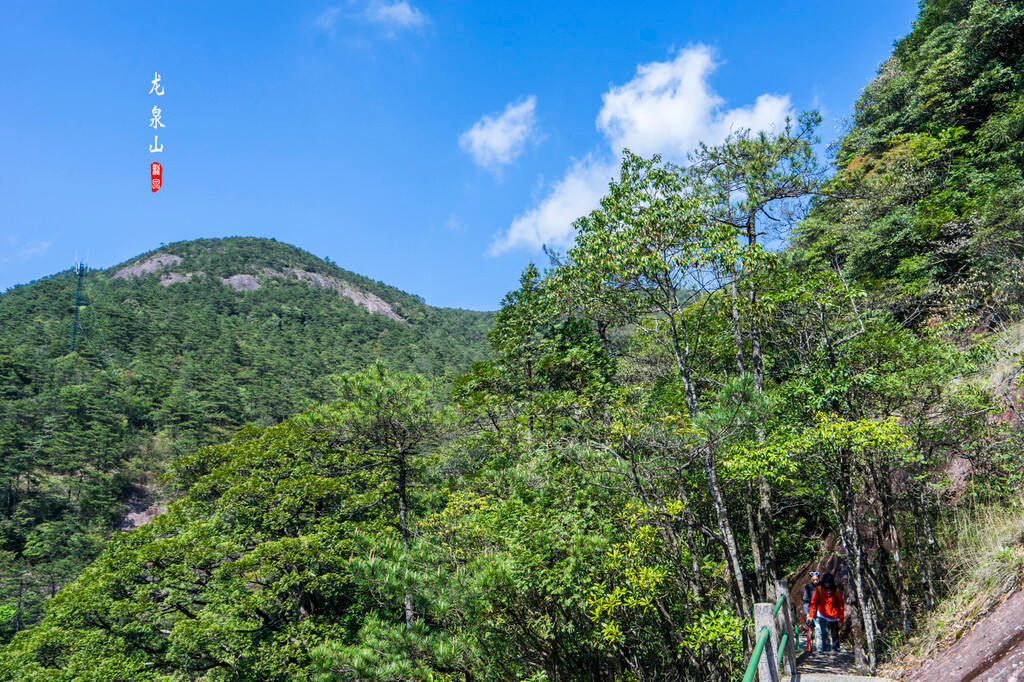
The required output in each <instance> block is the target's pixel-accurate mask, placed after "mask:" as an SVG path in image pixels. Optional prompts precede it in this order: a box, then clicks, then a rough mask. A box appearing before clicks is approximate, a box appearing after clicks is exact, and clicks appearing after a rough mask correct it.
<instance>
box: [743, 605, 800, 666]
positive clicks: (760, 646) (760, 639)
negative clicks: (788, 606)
mask: <svg viewBox="0 0 1024 682" xmlns="http://www.w3.org/2000/svg"><path fill="white" fill-rule="evenodd" d="M785 603H786V595H784V594H783V595H781V596H780V597H779V601H777V602H775V608H774V609H772V616H774V617H777V616H778V615H779V611H781V610H782V607H783V605H785ZM770 636H771V630H770V629H768V628H767V627H762V628H761V630H760V631H759V632H758V633H757V642H756V643H755V644H754V651H753V652H752V653H751V654H750V662H749V663H747V670H746V672H744V673H743V682H754V677H755V676H756V675H757V664H758V663H759V662H760V660H761V656H763V655H764V648H765V645H766V644H767V642H768V638H769V637H770ZM790 637H792V638H793V643H794V645H795V646H799V645H800V630H799V628H798V627H797V624H796V606H794V607H793V632H784V633H783V634H782V636H781V637H780V638H779V648H778V651H777V652H776V654H775V660H776V661H779V662H780V663H781V661H782V660H783V654H785V652H786V645H787V644H788V643H789V638H790Z"/></svg>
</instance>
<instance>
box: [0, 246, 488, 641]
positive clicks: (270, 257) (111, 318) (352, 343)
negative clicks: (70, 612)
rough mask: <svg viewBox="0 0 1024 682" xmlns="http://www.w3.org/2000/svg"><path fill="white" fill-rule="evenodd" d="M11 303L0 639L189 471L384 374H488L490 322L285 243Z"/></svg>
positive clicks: (186, 260) (122, 270)
mask: <svg viewBox="0 0 1024 682" xmlns="http://www.w3.org/2000/svg"><path fill="white" fill-rule="evenodd" d="M76 287H77V282H76V275H75V273H74V272H72V271H66V272H62V273H59V274H57V275H54V276H52V277H48V278H45V279H42V280H39V281H37V282H33V283H31V284H27V285H23V286H18V287H15V288H13V289H11V290H9V291H7V292H5V293H4V294H2V295H0V466H2V467H3V470H2V491H0V509H2V512H0V550H2V554H0V581H2V589H0V637H3V638H7V637H9V636H10V635H11V634H12V633H13V632H14V631H16V630H18V629H21V628H23V627H25V626H27V625H30V624H31V623H33V622H34V621H35V620H36V618H37V617H38V614H39V608H40V604H41V601H42V600H43V598H44V597H45V596H47V595H50V594H52V593H53V592H54V591H55V590H56V589H58V588H59V587H60V586H61V585H63V584H64V583H65V582H67V581H68V580H69V579H71V578H73V577H74V576H75V575H77V574H78V572H79V571H80V570H81V568H82V566H84V565H85V564H86V563H87V562H88V561H91V560H92V559H93V557H95V555H96V554H97V552H98V551H99V550H100V549H101V548H102V546H103V543H104V541H105V539H106V537H107V536H108V535H109V533H110V531H111V530H112V529H114V528H116V527H117V526H118V525H119V524H120V523H121V522H122V520H123V519H124V516H125V513H126V511H127V510H128V506H129V502H131V503H133V505H134V506H135V507H136V508H145V507H146V506H147V505H148V504H149V503H151V502H153V499H152V496H153V493H154V490H155V489H156V488H157V487H158V484H157V475H158V474H160V473H161V472H162V471H164V470H165V468H166V466H167V464H168V463H169V462H170V461H171V460H173V459H175V458H176V457H178V456H180V455H181V454H182V453H186V452H191V451H193V450H194V449H195V448H196V447H198V446H200V445H203V444H207V443H212V442H215V441H219V440H222V439H224V438H226V437H229V436H230V435H231V434H232V433H234V432H235V431H236V430H237V429H238V428H239V427H240V426H241V425H243V424H245V423H253V424H259V425H269V424H274V423H276V422H278V421H280V420H282V419H284V418H285V417H287V416H289V415H290V414H292V413H294V412H296V411H298V410H299V409H301V408H302V407H303V406H304V405H306V404H310V403H312V402H316V401H321V400H325V399H327V398H330V397H331V396H333V395H334V392H335V387H334V384H333V383H332V379H331V375H333V374H336V373H339V372H343V371H346V370H354V369H359V368H362V367H365V366H367V365H368V364H370V363H371V362H373V361H374V360H377V359H384V360H386V361H387V362H388V363H389V364H391V365H392V366H394V367H399V368H403V369H407V370H410V371H416V372H421V373H423V374H426V375H430V376H442V375H444V374H446V373H450V372H456V371H461V370H464V369H466V368H468V367H469V365H470V363H471V362H473V361H475V360H479V359H482V358H483V357H484V356H485V349H484V346H485V342H484V336H485V334H486V331H487V330H488V329H489V327H490V324H491V319H492V315H491V314H489V313H477V312H472V311H465V310H452V309H438V308H432V307H430V306H427V305H425V304H424V303H423V301H422V300H420V299H418V298H417V297H415V296H411V295H409V294H406V293H404V292H401V291H399V290H397V289H394V288H393V287H389V286H387V285H384V284H382V283H379V282H374V281H371V280H368V279H366V278H365V277H362V276H360V275H357V274H355V273H352V272H348V271H346V270H343V269H341V268H339V267H337V266H336V265H333V264H331V263H329V262H324V261H322V260H321V259H319V258H316V257H315V256H313V255H311V254H309V253H306V252H304V251H302V250H300V249H297V248H295V247H293V246H289V245H287V244H282V243H279V242H276V241H273V240H266V239H251V238H230V239H201V240H196V241H189V242H180V243H176V244H169V245H167V246H162V247H161V248H160V249H158V250H156V251H153V252H150V253H146V254H143V255H141V256H139V257H138V258H136V259H134V260H132V261H130V262H128V263H124V264H121V265H118V266H115V267H113V268H110V269H108V270H105V271H92V272H89V273H88V274H87V275H85V276H84V278H83V280H82V283H81V291H80V292H79V294H78V296H79V302H80V303H81V306H80V309H79V313H78V320H79V322H78V327H77V329H76V330H75V336H76V349H75V351H74V352H69V349H70V344H71V336H72V326H73V319H74V317H75V316H74V309H73V303H74V300H75V295H76Z"/></svg>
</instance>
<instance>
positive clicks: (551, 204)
mask: <svg viewBox="0 0 1024 682" xmlns="http://www.w3.org/2000/svg"><path fill="white" fill-rule="evenodd" d="M617 167H618V163H616V162H613V161H608V160H599V159H595V158H594V157H593V156H589V155H588V156H587V157H586V158H584V159H583V160H581V161H574V162H573V165H572V166H571V167H570V168H569V170H568V171H567V172H566V174H565V176H564V177H562V179H561V180H559V181H558V183H557V184H555V186H554V187H552V188H551V192H549V193H548V195H547V197H545V198H544V200H543V201H541V202H540V203H539V204H538V205H537V206H535V207H533V208H531V209H530V210H529V211H527V212H526V213H523V214H520V215H518V216H516V218H515V220H513V221H512V225H511V226H510V227H509V228H508V232H506V233H505V234H503V235H501V236H500V237H497V238H496V239H495V240H494V242H493V243H492V244H491V247H490V249H489V250H488V254H489V255H492V256H496V255H498V254H500V253H503V252H505V251H508V250H510V249H513V248H516V247H520V246H525V247H528V248H531V249H534V250H539V249H540V248H541V247H542V246H544V245H547V246H552V247H564V246H568V245H569V244H570V243H571V242H572V236H573V235H572V224H573V222H574V221H575V220H576V219H577V218H579V217H580V216H582V215H586V214H587V213H589V212H590V211H592V210H594V209H595V208H597V206H598V202H600V200H601V197H603V196H604V195H605V194H606V193H607V192H608V183H609V182H610V181H611V179H612V178H613V177H614V176H615V171H616V169H617Z"/></svg>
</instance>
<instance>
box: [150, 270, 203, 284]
mask: <svg viewBox="0 0 1024 682" xmlns="http://www.w3.org/2000/svg"><path fill="white" fill-rule="evenodd" d="M198 274H200V273H198V272H186V273H184V274H182V273H180V272H168V273H167V274H166V275H164V276H163V277H161V278H160V286H164V287H169V286H171V285H172V284H181V283H182V282H187V281H189V280H190V279H192V278H193V277H194V276H196V275H198Z"/></svg>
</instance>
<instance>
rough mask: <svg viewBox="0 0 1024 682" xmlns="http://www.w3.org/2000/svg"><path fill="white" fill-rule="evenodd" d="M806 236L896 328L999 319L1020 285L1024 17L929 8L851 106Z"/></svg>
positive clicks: (963, 3) (976, 8) (988, 3)
mask: <svg viewBox="0 0 1024 682" xmlns="http://www.w3.org/2000/svg"><path fill="white" fill-rule="evenodd" d="M835 161H836V164H837V166H838V167H839V169H840V170H839V172H838V174H837V175H836V177H835V179H834V180H833V182H832V183H831V186H830V188H829V194H830V198H829V199H827V200H826V201H824V202H822V203H821V205H820V206H819V207H818V210H816V211H815V213H814V215H813V217H812V219H811V220H809V221H808V222H807V223H806V224H805V226H804V234H803V243H804V246H805V247H806V249H807V251H808V252H809V254H810V255H811V256H812V257H814V258H815V259H816V261H817V262H819V263H820V264H822V265H824V266H829V265H831V266H833V267H840V268H842V269H843V271H844V272H845V273H846V274H847V275H848V276H850V277H852V278H855V279H856V280H857V281H859V282H862V283H865V284H869V285H870V286H871V288H872V289H873V290H874V291H875V292H877V294H878V296H879V298H882V297H884V298H885V299H886V302H887V304H888V305H889V306H890V307H891V308H892V309H893V310H894V311H896V312H897V314H898V315H900V316H901V317H902V318H913V317H917V318H921V319H923V318H924V317H927V316H928V315H929V314H933V315H940V316H942V315H948V314H949V313H950V312H954V313H959V312H964V313H967V314H969V315H971V316H973V317H975V318H978V317H982V318H985V319H986V320H987V321H989V322H993V321H996V322H998V321H1000V320H1005V319H1006V316H1007V315H1008V314H1010V313H1011V311H1009V310H1008V308H1009V307H1011V306H1013V305H1016V304H1017V303H1018V302H1019V299H1020V295H1021V281H1022V279H1024V278H1022V274H1024V260H1022V254H1024V7H1022V6H1021V4H1020V3H1019V2H1010V1H1004V0H941V1H938V0H936V1H932V2H924V3H922V6H921V14H920V17H919V18H918V20H917V22H916V23H915V24H914V30H913V31H912V32H911V33H910V35H908V36H907V37H905V38H903V39H902V40H900V41H899V42H898V43H897V45H896V49H895V51H894V53H893V56H892V57H890V58H889V60H888V61H886V62H885V63H884V64H883V65H882V67H881V68H880V70H879V73H878V75H877V76H876V77H875V78H874V80H872V81H871V83H870V84H869V85H868V86H867V87H866V88H865V90H864V93H863V94H862V95H861V97H860V99H859V100H858V101H857V105H856V110H855V112H854V116H853V120H852V127H851V129H850V131H849V133H848V134H847V135H846V136H845V137H844V138H843V139H842V140H841V142H840V144H839V145H838V148H837V151H836V157H835Z"/></svg>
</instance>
